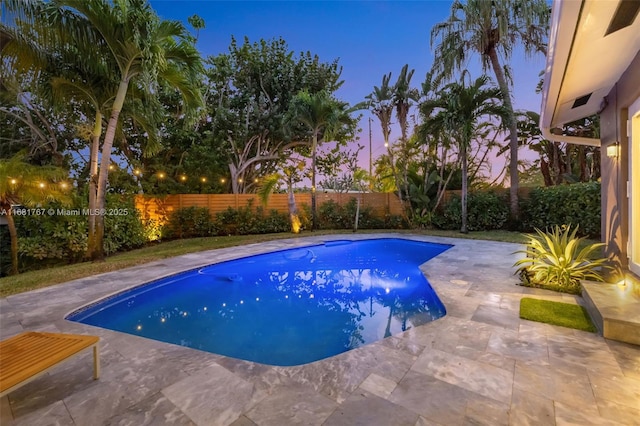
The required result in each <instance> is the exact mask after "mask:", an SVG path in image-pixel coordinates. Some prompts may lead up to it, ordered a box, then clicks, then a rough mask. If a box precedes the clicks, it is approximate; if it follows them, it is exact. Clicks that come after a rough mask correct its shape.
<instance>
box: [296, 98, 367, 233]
mask: <svg viewBox="0 0 640 426" xmlns="http://www.w3.org/2000/svg"><path fill="white" fill-rule="evenodd" d="M357 107H359V106H357ZM352 110H353V109H348V106H347V104H346V103H344V102H341V101H338V100H336V99H334V98H333V97H332V96H331V95H330V94H329V93H327V92H326V91H324V90H323V91H320V92H318V93H313V94H311V93H309V92H308V91H306V90H303V91H301V92H299V93H298V94H297V95H296V96H295V97H294V98H293V99H292V100H291V105H290V111H289V113H290V117H291V121H292V124H293V125H295V124H298V123H299V124H302V125H303V126H304V127H306V128H307V130H308V131H309V132H310V136H309V138H310V141H311V229H312V230H315V229H317V225H318V219H317V211H316V210H317V209H316V157H317V149H318V144H320V143H322V142H326V141H330V140H332V139H333V138H336V137H340V136H341V134H344V133H345V129H346V128H349V127H352V126H353V125H354V121H353V119H352V118H351V116H350V115H349V113H350V112H351V111H352Z"/></svg>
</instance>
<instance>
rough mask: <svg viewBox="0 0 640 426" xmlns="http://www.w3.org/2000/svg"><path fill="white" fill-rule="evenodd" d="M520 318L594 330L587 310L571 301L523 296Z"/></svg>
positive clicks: (577, 328)
mask: <svg viewBox="0 0 640 426" xmlns="http://www.w3.org/2000/svg"><path fill="white" fill-rule="evenodd" d="M520 318H522V319H526V320H530V321H537V322H543V323H545V324H553V325H560V326H562V327H569V328H575V329H576V330H583V331H590V332H595V331H596V327H595V326H594V325H593V322H591V318H590V317H589V314H588V313H587V310H586V309H585V308H583V307H582V306H580V305H574V304H571V303H561V302H553V301H550V300H541V299H531V298H529V297H524V298H522V300H520Z"/></svg>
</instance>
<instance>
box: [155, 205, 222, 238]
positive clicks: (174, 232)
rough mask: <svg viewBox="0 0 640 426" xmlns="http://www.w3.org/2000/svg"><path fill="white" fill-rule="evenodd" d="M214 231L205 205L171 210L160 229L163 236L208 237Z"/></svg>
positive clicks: (213, 225)
mask: <svg viewBox="0 0 640 426" xmlns="http://www.w3.org/2000/svg"><path fill="white" fill-rule="evenodd" d="M216 233H217V232H216V227H215V224H214V223H213V221H212V220H211V215H210V214H209V209H207V208H206V207H186V208H182V209H178V210H175V211H173V212H172V213H171V214H170V215H169V220H168V221H167V223H166V224H165V225H164V227H163V230H162V236H163V238H193V237H208V236H210V235H214V234H216Z"/></svg>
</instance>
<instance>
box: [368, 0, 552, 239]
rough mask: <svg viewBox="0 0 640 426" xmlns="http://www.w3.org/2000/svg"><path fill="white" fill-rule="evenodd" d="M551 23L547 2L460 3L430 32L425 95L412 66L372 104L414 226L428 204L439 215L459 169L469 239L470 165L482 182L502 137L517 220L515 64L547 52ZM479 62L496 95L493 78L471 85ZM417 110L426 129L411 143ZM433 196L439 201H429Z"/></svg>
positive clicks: (386, 81)
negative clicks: (412, 114)
mask: <svg viewBox="0 0 640 426" xmlns="http://www.w3.org/2000/svg"><path fill="white" fill-rule="evenodd" d="M549 16H550V10H549V6H548V5H547V4H546V2H545V1H544V0H533V1H532V0H495V1H485V0H467V1H466V2H463V1H460V0H454V1H453V3H452V6H451V13H450V16H449V17H448V18H447V19H446V20H445V21H443V22H441V23H438V24H436V25H435V26H434V27H433V28H432V30H431V46H432V48H433V50H434V61H433V66H432V69H431V70H430V71H429V73H427V76H426V79H425V81H424V83H423V84H422V91H421V92H419V91H418V90H416V89H412V88H411V87H410V81H411V77H412V76H413V70H412V71H409V70H408V66H407V65H405V66H404V67H403V68H402V70H401V71H400V75H399V78H398V80H397V82H396V83H395V84H394V85H391V84H390V82H391V73H389V74H386V75H384V76H383V78H382V84H381V85H380V86H375V87H374V88H373V91H372V93H371V94H370V95H368V96H367V99H368V101H369V108H370V110H371V112H372V113H373V115H375V116H376V117H377V118H378V120H379V122H380V126H381V129H382V135H383V138H384V142H385V146H386V147H388V153H387V157H386V158H385V159H383V161H384V162H385V163H386V164H387V165H388V166H387V169H388V170H389V173H390V174H391V176H392V177H393V180H394V183H395V188H394V190H396V191H398V195H399V196H400V198H401V199H403V200H404V201H406V202H407V204H408V206H407V207H411V211H410V213H411V214H410V215H409V219H411V218H413V219H418V220H420V219H421V216H424V215H427V216H428V215H429V214H430V213H429V212H428V210H429V209H427V208H425V204H428V205H429V206H430V207H429V208H430V210H431V213H433V211H435V209H436V208H437V207H438V205H439V203H440V201H441V200H442V194H443V190H444V189H445V188H446V187H447V185H448V184H449V183H450V181H451V179H452V177H453V176H454V175H455V170H456V169H457V168H458V166H457V165H456V164H457V163H459V164H460V168H461V176H460V187H461V188H462V210H463V212H462V229H461V230H462V232H466V231H467V226H466V202H465V200H466V194H467V187H468V178H469V160H473V163H474V164H473V166H474V170H473V172H472V173H471V176H473V177H476V176H478V172H479V170H480V169H482V168H483V167H486V164H487V163H486V160H487V157H488V154H489V152H490V151H491V150H492V149H493V148H495V147H496V146H497V145H498V143H497V142H496V137H497V135H498V134H501V133H503V132H506V133H507V137H508V141H509V144H508V152H509V155H508V157H509V176H510V178H509V186H510V209H511V215H512V219H513V220H517V218H518V214H519V212H518V187H519V178H518V176H519V175H518V173H519V171H518V166H519V162H518V147H519V136H518V120H517V118H516V117H517V116H516V112H515V111H514V108H513V101H512V99H511V84H512V78H511V72H510V68H509V66H508V61H509V59H510V57H511V55H512V52H513V51H514V49H515V48H516V46H518V45H522V46H523V47H524V51H525V53H527V54H529V55H532V54H534V53H536V52H541V53H545V52H546V44H545V43H546V35H547V31H548V22H549ZM474 54H475V55H478V56H479V57H480V59H481V63H482V67H483V70H484V71H487V70H488V69H491V70H492V71H493V73H494V75H495V78H496V80H497V87H496V86H493V85H492V84H491V81H490V79H489V78H488V77H486V76H481V77H479V78H477V79H475V80H473V81H468V82H467V81H466V80H465V77H467V79H469V80H471V79H470V77H469V72H468V71H467V70H466V69H465V67H466V66H467V64H468V61H469V56H471V55H474ZM413 104H418V109H419V112H420V116H421V119H422V123H420V125H418V126H415V128H414V136H413V137H409V135H408V121H407V117H408V116H409V111H410V108H411V106H412V105H413ZM394 110H395V113H396V119H397V123H398V125H399V127H400V138H399V141H398V143H397V146H395V147H394V144H393V143H391V141H390V135H391V125H392V123H391V120H392V118H393V112H394ZM474 142H475V145H474ZM452 148H455V149H456V150H457V153H458V156H457V159H454V162H453V163H451V162H449V161H450V160H448V158H449V157H448V156H449V154H450V152H451V149H452ZM470 151H472V152H470ZM505 151H506V150H503V151H500V154H502V153H504V152H505ZM448 162H449V166H447V163H448ZM438 163H439V164H438ZM379 164H380V162H379ZM447 167H448V170H447V171H445V170H446V169H447ZM419 169H421V173H418V170H419ZM420 174H421V175H422V176H420ZM436 184H437V188H436V187H435V185H436ZM434 191H435V194H434V195H432V197H429V196H427V194H428V193H429V192H431V193H433V192H434ZM416 207H417V208H416ZM426 220H427V222H428V220H429V218H428V217H427V218H426Z"/></svg>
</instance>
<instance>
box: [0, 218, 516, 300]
mask: <svg viewBox="0 0 640 426" xmlns="http://www.w3.org/2000/svg"><path fill="white" fill-rule="evenodd" d="M380 232H398V233H407V234H413V235H434V236H440V237H451V238H470V239H476V240H491V241H503V242H509V243H523V242H524V241H525V239H524V238H523V237H522V235H521V234H519V233H517V232H509V231H487V232H470V233H469V234H461V233H459V232H457V231H439V230H429V231H420V230H417V231H416V230H410V231H405V230H393V231H384V230H371V231H358V233H359V234H363V233H380ZM326 234H352V232H351V231H316V232H303V233H301V234H298V235H295V234H290V233H282V234H266V235H242V236H230V237H210V238H192V239H186V240H174V241H167V242H163V243H160V244H154V245H150V246H148V247H144V248H141V249H137V250H132V251H129V252H126V253H120V254H116V255H113V256H110V257H109V258H107V259H106V261H104V262H84V263H76V264H72V265H61V266H56V267H53V268H47V269H40V270H35V271H28V272H24V273H22V274H19V275H16V276H12V277H3V278H0V297H6V296H9V295H12V294H17V293H22V292H25V291H30V290H35V289H38V288H42V287H48V286H51V285H54V284H59V283H63V282H66V281H71V280H75V279H78V278H83V277H88V276H91V275H96V274H101V273H104V272H111V271H117V270H120V269H123V268H128V267H130V266H135V265H140V264H143V263H148V262H152V261H154V260H160V259H166V258H168V257H173V256H179V255H182V254H187V253H194V252H198V251H203V250H211V249H217V248H224V247H231V246H237V245H243V244H251V243H259V242H264V241H273V240H278V239H284V238H296V237H309V236H312V235H326Z"/></svg>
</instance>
